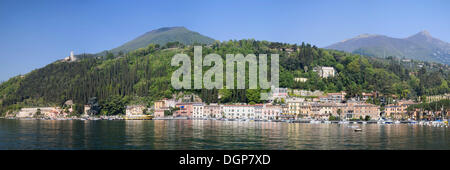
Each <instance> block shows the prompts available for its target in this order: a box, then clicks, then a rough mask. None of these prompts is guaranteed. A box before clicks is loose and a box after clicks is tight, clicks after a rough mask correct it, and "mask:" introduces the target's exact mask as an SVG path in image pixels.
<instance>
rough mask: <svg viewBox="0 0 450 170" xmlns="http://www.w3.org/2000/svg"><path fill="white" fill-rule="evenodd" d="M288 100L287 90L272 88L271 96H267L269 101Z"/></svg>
mask: <svg viewBox="0 0 450 170" xmlns="http://www.w3.org/2000/svg"><path fill="white" fill-rule="evenodd" d="M286 98H288V89H287V88H274V87H272V91H271V95H270V96H269V100H270V101H274V100H281V99H286Z"/></svg>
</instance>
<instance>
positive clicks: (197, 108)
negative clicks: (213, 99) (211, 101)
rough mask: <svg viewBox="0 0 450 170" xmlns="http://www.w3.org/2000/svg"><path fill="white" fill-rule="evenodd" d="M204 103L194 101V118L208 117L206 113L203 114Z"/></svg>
mask: <svg viewBox="0 0 450 170" xmlns="http://www.w3.org/2000/svg"><path fill="white" fill-rule="evenodd" d="M203 108H204V106H203V103H193V104H192V109H193V110H192V118H197V119H199V118H206V116H205V115H203Z"/></svg>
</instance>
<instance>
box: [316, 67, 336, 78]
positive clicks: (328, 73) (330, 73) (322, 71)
mask: <svg viewBox="0 0 450 170" xmlns="http://www.w3.org/2000/svg"><path fill="white" fill-rule="evenodd" d="M313 71H314V72H317V74H319V76H320V77H322V78H327V77H334V75H335V73H336V71H335V70H334V68H333V67H323V66H317V67H314V68H313Z"/></svg>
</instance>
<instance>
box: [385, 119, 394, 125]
mask: <svg viewBox="0 0 450 170" xmlns="http://www.w3.org/2000/svg"><path fill="white" fill-rule="evenodd" d="M392 123H394V122H393V121H392V120H390V119H388V120H385V121H384V124H392Z"/></svg>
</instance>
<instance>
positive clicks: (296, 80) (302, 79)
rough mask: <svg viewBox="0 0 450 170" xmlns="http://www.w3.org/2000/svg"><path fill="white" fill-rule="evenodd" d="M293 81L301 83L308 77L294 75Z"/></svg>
mask: <svg viewBox="0 0 450 170" xmlns="http://www.w3.org/2000/svg"><path fill="white" fill-rule="evenodd" d="M294 81H295V82H302V83H304V82H306V81H308V78H303V77H295V78H294Z"/></svg>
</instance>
